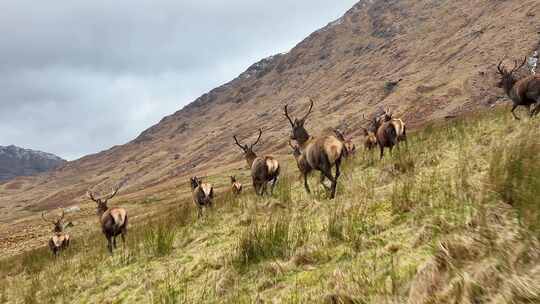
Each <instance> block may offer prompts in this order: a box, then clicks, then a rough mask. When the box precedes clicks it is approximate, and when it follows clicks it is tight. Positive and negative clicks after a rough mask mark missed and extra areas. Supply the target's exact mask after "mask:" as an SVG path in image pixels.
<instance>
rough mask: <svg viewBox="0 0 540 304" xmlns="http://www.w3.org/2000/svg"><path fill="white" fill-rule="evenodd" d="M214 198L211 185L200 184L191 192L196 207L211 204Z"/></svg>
mask: <svg viewBox="0 0 540 304" xmlns="http://www.w3.org/2000/svg"><path fill="white" fill-rule="evenodd" d="M213 198H214V188H213V187H212V185H211V184H208V183H200V184H199V186H197V187H196V188H195V189H194V190H193V200H194V202H195V203H196V204H198V205H207V204H211V203H212V199H213Z"/></svg>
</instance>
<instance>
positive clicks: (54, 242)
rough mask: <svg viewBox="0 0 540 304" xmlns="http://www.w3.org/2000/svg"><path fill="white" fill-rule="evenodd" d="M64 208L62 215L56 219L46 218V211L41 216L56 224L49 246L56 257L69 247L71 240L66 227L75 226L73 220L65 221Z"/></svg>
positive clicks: (46, 220)
mask: <svg viewBox="0 0 540 304" xmlns="http://www.w3.org/2000/svg"><path fill="white" fill-rule="evenodd" d="M64 215H65V213H64V209H62V215H61V216H60V217H59V218H57V219H56V220H48V219H47V218H45V212H42V213H41V218H42V219H43V220H44V221H45V222H47V223H52V224H53V225H54V229H53V236H52V237H51V238H50V239H49V248H50V249H51V252H52V254H53V255H54V256H55V257H56V256H58V254H59V253H60V251H63V250H65V249H67V248H68V247H69V242H70V240H71V238H70V236H69V234H68V233H66V232H65V229H66V228H69V227H71V226H73V224H72V223H71V222H67V223H64Z"/></svg>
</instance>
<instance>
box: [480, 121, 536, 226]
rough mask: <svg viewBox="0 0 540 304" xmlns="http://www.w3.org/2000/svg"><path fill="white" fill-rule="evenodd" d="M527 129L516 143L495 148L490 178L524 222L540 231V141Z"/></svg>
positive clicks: (498, 192) (500, 196)
mask: <svg viewBox="0 0 540 304" xmlns="http://www.w3.org/2000/svg"><path fill="white" fill-rule="evenodd" d="M535 135H536V133H534V132H532V131H526V132H524V134H521V136H522V140H520V141H518V142H517V143H516V144H514V145H510V146H507V147H502V148H499V149H497V150H495V151H494V153H493V157H492V158H491V161H490V166H489V174H488V176H489V177H488V179H489V182H490V185H491V187H492V189H493V191H494V192H495V193H496V194H497V196H498V197H499V198H500V199H501V200H503V201H504V202H506V203H508V204H510V205H512V206H513V207H514V208H515V209H516V211H517V213H518V215H519V217H520V219H521V222H522V224H523V225H525V226H526V227H527V228H528V229H530V230H531V231H534V232H535V233H536V234H537V235H540V199H539V198H540V153H539V152H538V151H540V143H539V140H538V138H535Z"/></svg>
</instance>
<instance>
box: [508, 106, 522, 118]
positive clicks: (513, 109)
mask: <svg viewBox="0 0 540 304" xmlns="http://www.w3.org/2000/svg"><path fill="white" fill-rule="evenodd" d="M517 106H518V105H517V104H514V105H513V106H512V110H510V112H511V113H512V115H514V118H515V119H517V120H520V119H519V117H517V115H516V113H515V112H514V111H515V110H516V108H517Z"/></svg>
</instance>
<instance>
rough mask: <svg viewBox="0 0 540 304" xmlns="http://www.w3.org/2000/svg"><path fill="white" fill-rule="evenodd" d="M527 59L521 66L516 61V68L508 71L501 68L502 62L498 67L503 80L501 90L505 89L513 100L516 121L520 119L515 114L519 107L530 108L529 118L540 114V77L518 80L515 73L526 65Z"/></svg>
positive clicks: (499, 84)
mask: <svg viewBox="0 0 540 304" xmlns="http://www.w3.org/2000/svg"><path fill="white" fill-rule="evenodd" d="M525 62H526V59H525V60H524V61H523V63H522V64H521V65H519V63H518V62H517V61H516V62H515V65H514V68H513V69H511V70H509V71H508V70H506V69H504V68H502V67H501V64H502V61H501V62H500V63H499V65H498V66H497V70H498V71H499V74H500V75H501V80H500V82H499V83H498V85H497V86H498V87H499V88H503V89H504V91H505V93H506V95H508V97H509V98H510V99H511V100H512V103H513V105H512V110H511V113H512V115H513V116H514V118H515V119H517V120H519V117H518V116H517V115H516V113H515V112H514V111H515V110H516V108H517V107H518V106H523V107H526V108H528V110H529V116H530V117H533V116H536V115H537V114H538V112H540V75H536V76H534V75H531V76H527V77H524V78H521V79H519V80H517V79H516V76H515V75H514V73H515V72H516V71H517V70H519V69H520V68H521V67H522V66H523V65H525Z"/></svg>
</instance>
